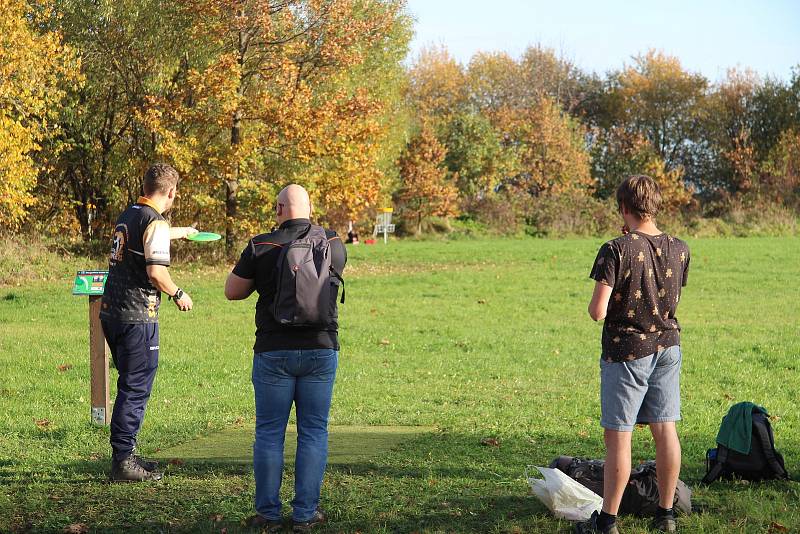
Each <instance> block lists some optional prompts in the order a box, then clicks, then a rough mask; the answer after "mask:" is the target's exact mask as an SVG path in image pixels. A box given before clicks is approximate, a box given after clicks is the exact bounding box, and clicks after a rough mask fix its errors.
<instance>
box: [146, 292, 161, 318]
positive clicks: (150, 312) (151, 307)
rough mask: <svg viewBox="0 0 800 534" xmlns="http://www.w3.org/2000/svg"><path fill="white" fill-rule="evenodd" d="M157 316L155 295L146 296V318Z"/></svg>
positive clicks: (156, 298)
mask: <svg viewBox="0 0 800 534" xmlns="http://www.w3.org/2000/svg"><path fill="white" fill-rule="evenodd" d="M157 314H158V297H157V296H156V295H148V296H147V316H148V317H155V316H156V315H157Z"/></svg>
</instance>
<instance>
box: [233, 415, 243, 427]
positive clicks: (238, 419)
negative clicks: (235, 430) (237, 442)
mask: <svg viewBox="0 0 800 534" xmlns="http://www.w3.org/2000/svg"><path fill="white" fill-rule="evenodd" d="M233 424H234V426H241V425H242V424H244V417H242V416H239V417H237V418H236V420H235V421H234V422H233Z"/></svg>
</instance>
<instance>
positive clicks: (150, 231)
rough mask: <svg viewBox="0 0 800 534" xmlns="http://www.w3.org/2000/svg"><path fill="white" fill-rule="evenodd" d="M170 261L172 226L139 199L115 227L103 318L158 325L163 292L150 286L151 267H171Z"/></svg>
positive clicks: (151, 204) (101, 315)
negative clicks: (149, 273)
mask: <svg viewBox="0 0 800 534" xmlns="http://www.w3.org/2000/svg"><path fill="white" fill-rule="evenodd" d="M169 260H170V257H169V223H167V221H166V220H165V219H164V217H163V216H162V215H161V213H159V212H158V206H156V205H155V204H153V202H152V201H151V200H150V199H148V198H147V197H139V199H138V200H137V201H136V204H134V205H132V206H130V207H129V208H128V209H126V210H125V211H124V212H122V214H121V215H120V216H119V219H117V224H116V226H115V227H114V235H113V237H112V241H111V254H110V256H109V258H108V279H107V280H106V286H105V290H104V292H103V305H102V307H101V310H100V317H101V318H103V319H106V320H113V321H118V322H121V323H157V322H158V308H159V306H160V305H161V292H160V291H159V290H158V289H156V288H155V286H153V284H152V283H151V282H150V277H149V276H147V266H148V265H164V266H166V267H169Z"/></svg>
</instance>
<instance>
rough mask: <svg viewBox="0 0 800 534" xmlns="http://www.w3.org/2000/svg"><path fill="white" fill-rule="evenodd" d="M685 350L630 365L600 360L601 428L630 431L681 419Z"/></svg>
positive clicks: (665, 351) (676, 347) (663, 352)
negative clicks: (647, 425) (682, 356)
mask: <svg viewBox="0 0 800 534" xmlns="http://www.w3.org/2000/svg"><path fill="white" fill-rule="evenodd" d="M680 377H681V347H680V345H674V346H672V347H667V348H666V349H663V350H661V351H659V352H656V353H655V354H651V355H650V356H647V357H646V358H639V359H638V360H633V361H630V362H607V361H605V360H603V359H602V358H601V359H600V410H601V417H600V425H601V426H602V427H603V428H606V429H608V430H618V431H621V432H630V431H632V430H633V427H634V426H635V425H636V424H639V423H642V424H643V423H665V422H669V421H679V420H680V418H681V385H680Z"/></svg>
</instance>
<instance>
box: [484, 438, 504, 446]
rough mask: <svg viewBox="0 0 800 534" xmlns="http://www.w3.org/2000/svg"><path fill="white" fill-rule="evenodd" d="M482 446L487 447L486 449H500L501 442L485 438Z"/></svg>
mask: <svg viewBox="0 0 800 534" xmlns="http://www.w3.org/2000/svg"><path fill="white" fill-rule="evenodd" d="M481 445H485V446H486V447H499V446H500V440H499V439H497V438H483V439H482V440H481Z"/></svg>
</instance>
